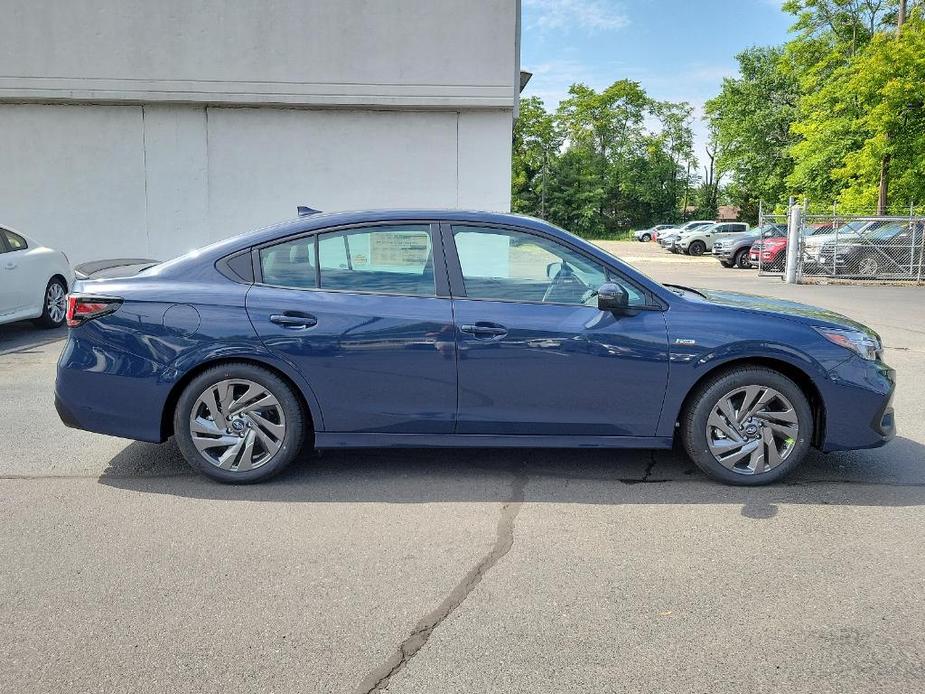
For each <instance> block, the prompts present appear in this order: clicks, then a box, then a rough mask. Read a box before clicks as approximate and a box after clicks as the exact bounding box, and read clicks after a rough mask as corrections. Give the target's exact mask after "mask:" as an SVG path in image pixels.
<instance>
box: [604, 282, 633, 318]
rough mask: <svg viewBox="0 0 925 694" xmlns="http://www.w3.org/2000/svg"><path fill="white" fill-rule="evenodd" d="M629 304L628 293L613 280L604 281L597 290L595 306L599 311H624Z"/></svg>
mask: <svg viewBox="0 0 925 694" xmlns="http://www.w3.org/2000/svg"><path fill="white" fill-rule="evenodd" d="M629 305H630V297H629V294H627V293H626V290H625V289H624V288H623V287H621V286H620V285H619V284H616V283H615V282H605V283H604V284H602V285H601V286H600V288H599V289H598V290H597V307H598V309H599V310H601V311H626V310H627V309H628V308H629Z"/></svg>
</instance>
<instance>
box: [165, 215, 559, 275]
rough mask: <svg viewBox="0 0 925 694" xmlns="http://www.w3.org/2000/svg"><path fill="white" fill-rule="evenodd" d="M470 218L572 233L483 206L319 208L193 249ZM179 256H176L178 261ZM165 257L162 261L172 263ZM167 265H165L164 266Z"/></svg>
mask: <svg viewBox="0 0 925 694" xmlns="http://www.w3.org/2000/svg"><path fill="white" fill-rule="evenodd" d="M411 221H427V222H444V221H446V222H450V221H452V222H470V223H477V224H506V225H513V226H518V227H523V228H528V229H535V230H537V231H542V232H545V233H547V234H551V235H554V236H557V237H559V238H562V239H573V238H574V237H573V236H572V235H571V234H569V233H568V232H567V231H565V230H564V229H560V228H559V227H557V226H555V225H553V224H550V223H549V222H544V221H543V220H541V219H537V218H535V217H529V216H527V215H520V214H511V213H507V212H486V211H482V210H456V209H429V208H410V207H409V208H389V209H381V210H377V209H370V210H352V211H345V212H319V213H317V214H312V215H306V216H303V217H296V218H294V219H288V220H285V221H283V222H279V223H277V224H273V225H271V226H268V227H263V228H260V229H255V230H252V231H246V232H244V233H243V234H238V235H237V236H232V237H230V238H227V239H223V240H221V241H218V242H216V243H213V244H210V245H208V246H205V247H203V248H200V249H198V250H196V251H194V252H193V254H195V256H198V257H200V258H204V257H210V258H216V259H217V258H220V257H222V256H225V255H228V254H230V253H234V252H236V251H238V250H243V249H245V248H249V247H251V246H259V245H261V244H263V243H268V242H270V241H275V240H277V239H283V238H285V237H286V236H290V235H291V236H295V235H298V234H301V233H308V232H311V231H315V230H319V229H326V228H328V227H339V226H349V225H354V224H371V223H380V222H411ZM189 255H190V254H187V255H186V256H180V258H175V259H174V261H178V260H180V259H181V258H185V257H188V256H189ZM174 261H168V263H166V264H165V265H172V264H173V263H174ZM165 269H166V268H165Z"/></svg>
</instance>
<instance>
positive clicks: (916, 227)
mask: <svg viewBox="0 0 925 694" xmlns="http://www.w3.org/2000/svg"><path fill="white" fill-rule="evenodd" d="M922 241H923V239H922V225H921V224H920V223H918V222H912V223H910V222H889V223H886V224H884V225H883V226H881V227H879V228H877V229H875V230H873V231H871V232H869V233H867V234H863V235H858V236H852V237H849V238H847V239H838V240H836V239H831V240H829V241H827V242H826V243H825V244H823V246H822V248H821V249H820V251H819V255H818V265H819V267H820V268H821V269H823V270H824V271H826V272H828V273H830V274H832V275H841V276H852V277H877V276H879V275H912V276H918V272H919V268H920V267H921V265H922Z"/></svg>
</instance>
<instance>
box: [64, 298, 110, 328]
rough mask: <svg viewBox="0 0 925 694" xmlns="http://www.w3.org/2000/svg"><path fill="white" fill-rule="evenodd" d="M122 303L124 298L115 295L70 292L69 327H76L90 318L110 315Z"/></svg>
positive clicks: (68, 302) (68, 299) (68, 305)
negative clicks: (90, 294)
mask: <svg viewBox="0 0 925 694" xmlns="http://www.w3.org/2000/svg"><path fill="white" fill-rule="evenodd" d="M121 305H122V299H119V298H117V297H113V296H87V295H85V294H68V297H67V327H69V328H76V327H77V326H79V325H83V324H84V323H86V322H87V321H89V320H93V319H94V318H99V317H100V316H105V315H108V314H110V313H112V312H113V311H115V310H117V309H118V308H119V307H120V306H121Z"/></svg>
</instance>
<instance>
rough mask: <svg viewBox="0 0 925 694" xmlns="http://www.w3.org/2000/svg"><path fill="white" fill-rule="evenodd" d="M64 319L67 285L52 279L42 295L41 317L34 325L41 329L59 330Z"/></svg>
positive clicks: (54, 278)
mask: <svg viewBox="0 0 925 694" xmlns="http://www.w3.org/2000/svg"><path fill="white" fill-rule="evenodd" d="M66 317H67V285H66V284H64V281H63V280H61V279H59V278H57V277H52V278H51V279H50V280H48V284H47V285H46V286H45V294H43V295H42V315H41V316H40V317H39V318H36V319H35V324H36V325H38V326H39V327H41V328H60V327H61V326H62V325H64V319H65V318H66Z"/></svg>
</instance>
